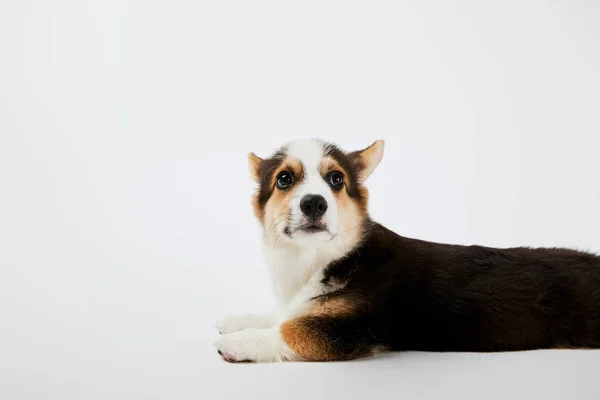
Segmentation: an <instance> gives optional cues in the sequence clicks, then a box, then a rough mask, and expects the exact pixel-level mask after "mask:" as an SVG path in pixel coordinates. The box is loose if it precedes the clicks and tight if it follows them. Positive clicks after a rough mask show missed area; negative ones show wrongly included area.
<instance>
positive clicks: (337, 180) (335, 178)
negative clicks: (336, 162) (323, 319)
mask: <svg viewBox="0 0 600 400" xmlns="http://www.w3.org/2000/svg"><path fill="white" fill-rule="evenodd" d="M329 184H330V185H331V187H332V188H334V189H336V190H339V189H341V188H342V187H343V186H344V174H342V173H341V172H340V171H333V172H332V173H331V174H329Z"/></svg>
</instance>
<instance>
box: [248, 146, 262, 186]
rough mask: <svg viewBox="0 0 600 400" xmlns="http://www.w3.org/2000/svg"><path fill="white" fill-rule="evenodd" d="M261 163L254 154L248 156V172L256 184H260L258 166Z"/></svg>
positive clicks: (260, 159)
mask: <svg viewBox="0 0 600 400" xmlns="http://www.w3.org/2000/svg"><path fill="white" fill-rule="evenodd" d="M262 162H263V159H262V158H260V157H259V156H257V155H256V154H254V153H250V154H248V169H249V170H250V174H251V175H252V179H254V180H255V181H256V182H260V166H261V164H262Z"/></svg>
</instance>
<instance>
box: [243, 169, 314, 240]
mask: <svg viewBox="0 0 600 400" xmlns="http://www.w3.org/2000/svg"><path fill="white" fill-rule="evenodd" d="M283 171H289V172H290V173H291V174H292V175H293V186H292V187H291V188H289V189H287V190H280V189H278V188H277V187H276V185H277V175H279V174H280V173H281V172H283ZM303 178H304V170H303V167H302V162H301V161H300V160H298V159H296V158H293V157H287V158H286V159H285V160H284V161H283V162H282V163H281V165H280V166H279V167H278V168H277V170H275V172H274V173H273V176H272V178H271V182H270V183H269V184H270V185H271V187H272V188H273V193H272V194H271V197H270V198H269V200H268V201H267V204H266V205H265V207H264V210H263V211H262V213H263V214H262V217H263V219H262V221H263V224H264V225H265V227H266V229H265V233H266V234H267V236H270V237H271V238H275V237H276V236H277V235H278V232H279V230H278V229H277V226H279V225H281V226H282V227H283V226H285V223H284V222H283V221H285V220H287V217H288V216H289V214H290V202H291V201H292V199H293V198H294V193H295V192H296V189H297V187H298V183H300V182H301V181H302V179H303ZM254 204H255V210H256V209H259V208H260V207H258V203H257V201H254Z"/></svg>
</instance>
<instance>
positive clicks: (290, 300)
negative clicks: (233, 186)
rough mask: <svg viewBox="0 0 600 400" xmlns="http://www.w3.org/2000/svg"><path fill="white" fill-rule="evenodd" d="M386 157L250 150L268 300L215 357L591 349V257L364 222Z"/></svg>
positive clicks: (596, 286) (594, 266)
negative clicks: (268, 306) (413, 233)
mask: <svg viewBox="0 0 600 400" xmlns="http://www.w3.org/2000/svg"><path fill="white" fill-rule="evenodd" d="M383 147H384V144H383V141H377V142H375V143H373V145H371V146H369V147H368V148H366V149H364V150H362V151H356V152H350V153H346V152H344V151H342V150H340V149H339V148H338V147H336V146H334V145H331V144H328V143H325V142H322V141H319V140H305V141H298V142H293V143H290V144H288V145H286V146H284V147H283V148H281V149H280V150H279V151H277V152H276V153H275V154H274V155H273V156H272V157H270V158H267V159H261V158H259V157H258V156H256V155H254V154H250V156H249V158H248V161H249V168H250V171H251V173H252V175H253V177H254V179H255V180H256V182H257V183H258V186H259V187H258V190H257V192H256V194H255V195H254V197H253V207H254V212H255V215H256V216H257V218H258V219H259V221H260V222H261V225H262V227H263V250H264V255H265V261H266V263H267V266H268V269H269V273H270V275H271V279H272V282H273V287H274V291H275V294H276V296H277V300H278V304H277V306H276V307H275V308H274V309H273V310H272V311H271V312H269V313H266V314H260V315H258V314H248V315H243V316H231V317H227V318H225V319H223V320H222V321H220V322H219V323H218V325H217V327H218V329H219V331H220V333H221V334H222V336H221V338H220V339H219V341H218V342H217V343H216V345H217V348H218V352H219V354H221V355H222V357H223V358H224V359H226V360H228V361H256V362H273V361H282V360H313V361H326V360H346V359H352V358H356V357H363V356H367V355H370V354H373V353H374V352H378V351H382V350H390V351H396V350H428V351H479V352H488V351H510V350H528V349H539V348H585V347H587V348H596V347H600V257H598V256H596V255H593V254H589V253H584V252H579V251H573V250H567V249H530V248H513V249H494V248H487V247H481V246H458V245H448V244H438V243H430V242H425V241H421V240H415V239H410V238H405V237H402V236H399V235H397V234H395V233H394V232H391V231H390V230H388V229H386V228H384V227H383V226H381V225H379V224H377V223H375V222H373V221H372V220H371V219H370V218H369V215H368V213H367V202H368V192H367V190H366V188H365V187H364V182H365V181H366V180H367V178H368V177H369V175H370V174H371V173H373V171H374V170H375V168H376V167H377V165H378V164H379V162H380V161H381V159H382V156H383ZM340 174H341V176H342V181H343V182H342V185H341V186H340V185H339V183H340V180H339V177H340ZM315 196H320V197H319V199H322V200H320V202H318V203H314V204H313V207H312V208H311V206H310V205H309V207H308V209H307V208H306V207H305V206H303V205H302V203H303V200H306V199H307V198H313V197H315ZM311 204H312V203H311ZM317 205H318V207H320V208H319V210H320V211H319V212H316V211H315V208H314V207H317ZM325 208H326V210H325ZM324 210H325V211H324Z"/></svg>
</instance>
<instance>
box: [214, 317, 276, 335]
mask: <svg viewBox="0 0 600 400" xmlns="http://www.w3.org/2000/svg"><path fill="white" fill-rule="evenodd" d="M270 322H271V321H270V320H269V319H268V318H267V316H261V315H257V314H245V315H230V316H228V317H225V318H223V319H222V320H220V321H219V322H217V330H218V331H219V333H220V334H222V335H226V334H228V333H234V332H239V331H243V330H244V329H249V328H268V327H270Z"/></svg>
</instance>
